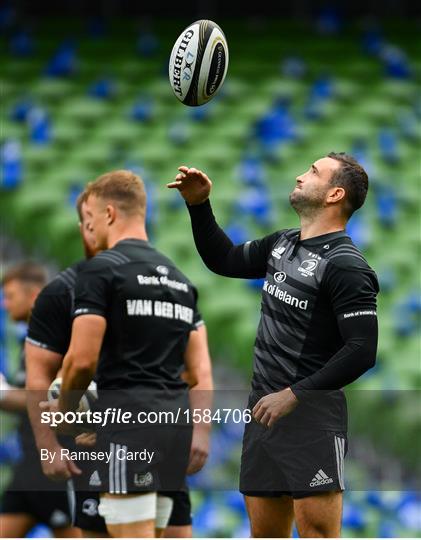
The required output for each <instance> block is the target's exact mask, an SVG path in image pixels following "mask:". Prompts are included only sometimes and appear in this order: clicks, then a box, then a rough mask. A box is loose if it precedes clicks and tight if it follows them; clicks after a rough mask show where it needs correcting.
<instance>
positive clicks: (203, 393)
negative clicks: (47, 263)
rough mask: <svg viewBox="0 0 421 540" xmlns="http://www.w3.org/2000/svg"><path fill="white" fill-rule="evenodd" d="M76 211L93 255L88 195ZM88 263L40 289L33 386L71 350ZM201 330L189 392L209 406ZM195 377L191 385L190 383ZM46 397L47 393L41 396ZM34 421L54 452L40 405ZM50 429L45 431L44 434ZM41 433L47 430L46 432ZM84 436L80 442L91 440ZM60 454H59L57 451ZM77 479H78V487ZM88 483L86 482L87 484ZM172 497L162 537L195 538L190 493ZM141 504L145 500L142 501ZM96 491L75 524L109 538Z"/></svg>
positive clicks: (190, 350)
mask: <svg viewBox="0 0 421 540" xmlns="http://www.w3.org/2000/svg"><path fill="white" fill-rule="evenodd" d="M77 208H78V214H79V218H80V230H81V235H82V241H83V245H84V249H85V255H86V257H87V258H88V259H89V258H91V257H93V256H94V255H95V254H96V253H98V252H99V250H98V249H97V248H96V245H95V238H94V236H93V234H92V230H91V226H90V222H89V219H88V217H87V212H86V193H82V194H81V196H80V197H79V199H78V204H77ZM85 265H86V263H85V261H82V262H80V263H77V264H76V265H74V266H73V267H70V268H68V269H67V270H65V271H64V272H62V273H61V274H59V276H58V277H57V278H56V280H54V281H53V282H52V283H51V284H50V285H49V286H48V287H47V288H46V289H44V291H43V292H42V293H41V295H40V297H39V299H38V302H37V304H36V306H35V309H34V313H33V316H32V318H31V324H30V328H29V334H28V343H27V355H28V360H29V362H28V363H29V366H28V370H29V373H30V377H29V379H28V380H29V381H30V383H31V384H32V385H33V387H37V388H40V385H41V386H43V387H44V389H46V388H48V386H49V384H50V383H51V381H52V380H53V379H54V377H55V373H56V372H57V368H58V367H59V366H61V363H62V359H63V356H64V354H65V352H66V351H67V349H68V345H69V341H70V333H71V321H72V308H73V298H72V295H73V294H74V285H75V281H76V278H77V274H78V273H79V272H80V271H81V270H82V269H83V267H84V266H85ZM195 328H196V330H197V331H194V332H190V335H189V339H188V343H187V347H186V350H185V363H186V369H187V372H186V378H187V379H189V380H190V383H191V384H194V385H195V386H194V391H192V392H191V393H190V395H191V402H192V406H193V407H194V408H198V407H209V406H210V400H209V394H210V391H211V390H212V374H211V362H210V357H209V351H208V346H207V335H206V328H205V326H204V324H203V322H202V321H201V320H200V318H199V319H198V320H197V321H196V324H195ZM192 379H194V381H193V383H192V382H191V381H192ZM43 399H45V397H44V398H43ZM32 415H33V425H34V430H35V432H36V434H38V436H37V438H38V439H39V445H40V446H41V447H45V445H46V438H48V439H50V443H49V444H50V448H51V450H55V449H56V446H54V445H56V444H57V443H54V441H51V439H52V438H54V434H53V433H52V432H51V430H50V428H49V427H48V426H42V425H41V424H40V423H39V409H37V403H35V402H34V405H33V411H32ZM46 431H47V432H46ZM209 431H210V425H209V424H206V423H203V424H200V423H198V424H195V426H194V431H193V442H192V446H191V452H190V462H189V469H188V473H189V474H192V473H194V472H197V471H198V470H200V469H201V468H202V467H203V465H204V463H205V461H206V458H207V454H208V447H209ZM43 432H46V433H44V434H43ZM89 439H92V437H89V436H88V437H87V438H85V437H84V436H80V437H78V438H77V440H79V441H82V440H89ZM57 455H58V454H57ZM56 461H57V462H56V463H54V464H48V465H44V469H45V472H46V473H47V474H49V475H51V476H57V475H58V476H60V475H63V474H64V475H65V476H68V475H69V474H70V473H71V471H70V470H67V467H68V466H69V464H66V463H63V462H62V461H61V460H56ZM78 484H79V481H78V479H77V477H76V486H77V485H78ZM86 484H87V483H86ZM166 495H170V496H171V498H172V500H173V503H174V504H173V509H172V513H171V517H170V520H169V524H168V527H167V528H166V529H165V531H164V535H165V536H168V537H189V536H192V529H191V505H190V498H189V494H188V491H186V490H182V491H179V492H173V493H170V494H168V493H167V494H166ZM140 504H141V502H140ZM97 507H98V494H97V493H95V492H87V491H79V490H78V489H76V524H77V525H78V526H80V527H81V528H82V529H84V531H83V532H84V535H85V536H106V530H107V529H106V526H105V523H104V520H103V519H102V518H101V517H100V516H99V515H98V511H97Z"/></svg>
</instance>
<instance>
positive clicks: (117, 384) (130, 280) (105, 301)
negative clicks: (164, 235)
mask: <svg viewBox="0 0 421 540" xmlns="http://www.w3.org/2000/svg"><path fill="white" fill-rule="evenodd" d="M85 314H95V315H100V316H103V317H104V318H105V319H106V321H107V328H106V332H105V336H104V340H103V344H102V349H101V354H100V359H99V362H98V365H97V372H96V381H97V385H98V390H105V389H113V390H122V389H123V390H125V389H130V388H136V389H141V388H144V389H151V388H156V389H162V390H176V389H182V390H185V389H186V388H187V385H186V384H185V383H184V382H183V381H182V379H181V377H180V375H181V373H182V371H183V370H184V352H185V348H186V345H187V340H188V337H189V333H190V331H191V330H194V329H195V328H196V326H197V323H198V320H199V318H200V315H199V314H198V312H197V291H196V289H195V287H194V286H193V285H192V284H191V282H190V281H189V280H188V279H187V278H186V276H184V274H182V273H181V272H180V271H179V270H178V269H177V268H176V266H175V265H174V263H173V262H172V261H171V260H170V259H168V258H167V257H165V256H164V255H162V254H161V253H160V252H158V251H157V250H155V249H154V248H152V246H151V245H150V244H149V243H148V242H146V241H143V240H138V239H125V240H122V241H120V242H118V243H117V244H116V245H115V246H114V247H113V248H112V249H109V250H107V251H103V252H102V253H100V254H99V255H97V256H96V257H94V258H93V259H91V260H90V261H88V262H87V264H86V266H84V268H83V270H82V271H81V272H80V273H79V274H78V278H77V281H76V287H75V309H74V316H75V317H77V316H81V315H85Z"/></svg>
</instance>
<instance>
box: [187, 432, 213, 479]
mask: <svg viewBox="0 0 421 540" xmlns="http://www.w3.org/2000/svg"><path fill="white" fill-rule="evenodd" d="M209 435H210V429H209V426H201V425H200V424H195V426H194V428H193V438H192V443H191V449H190V458H189V465H188V467H187V474H195V473H197V472H199V471H200V470H201V469H202V468H203V467H204V466H205V463H206V460H207V459H208V455H209Z"/></svg>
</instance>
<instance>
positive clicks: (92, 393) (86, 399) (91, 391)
mask: <svg viewBox="0 0 421 540" xmlns="http://www.w3.org/2000/svg"><path fill="white" fill-rule="evenodd" d="M61 383H62V378H61V377H57V379H54V381H53V382H52V383H51V384H50V387H49V388H48V392H47V397H48V401H53V400H54V399H58V398H59V396H60V390H61ZM97 399H98V391H97V387H96V382H95V381H91V382H90V383H89V386H88V388H87V389H86V391H85V393H84V394H83V396H82V397H81V399H80V401H79V407H78V411H81V412H87V411H89V410H90V408H91V403H93V402H94V401H95V400H97Z"/></svg>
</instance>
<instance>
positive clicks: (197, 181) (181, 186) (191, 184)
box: [167, 166, 212, 206]
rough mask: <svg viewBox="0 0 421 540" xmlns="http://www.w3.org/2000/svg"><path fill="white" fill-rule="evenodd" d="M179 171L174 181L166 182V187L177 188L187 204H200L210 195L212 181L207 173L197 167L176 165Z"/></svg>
mask: <svg viewBox="0 0 421 540" xmlns="http://www.w3.org/2000/svg"><path fill="white" fill-rule="evenodd" d="M178 170H179V171H180V172H179V173H178V174H177V176H176V177H175V180H174V182H170V183H169V184H167V187H168V188H171V189H174V188H175V189H178V191H179V192H180V193H181V196H182V197H183V199H184V200H185V201H186V202H187V204H189V205H191V206H194V205H196V204H202V203H203V202H205V201H206V200H207V199H208V198H209V195H210V192H211V189H212V182H211V181H210V180H209V178H208V177H207V175H206V174H205V173H204V172H202V171H199V170H198V169H194V168H189V167H185V166H182V167H178Z"/></svg>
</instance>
